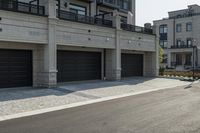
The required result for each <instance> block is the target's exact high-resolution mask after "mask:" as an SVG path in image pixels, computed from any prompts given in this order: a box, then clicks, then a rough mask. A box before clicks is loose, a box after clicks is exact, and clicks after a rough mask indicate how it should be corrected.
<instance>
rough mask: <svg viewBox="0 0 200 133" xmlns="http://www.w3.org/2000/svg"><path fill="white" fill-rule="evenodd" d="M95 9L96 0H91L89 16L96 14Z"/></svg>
mask: <svg viewBox="0 0 200 133" xmlns="http://www.w3.org/2000/svg"><path fill="white" fill-rule="evenodd" d="M96 10H97V6H96V0H93V2H92V3H91V16H92V17H94V16H95V15H96Z"/></svg>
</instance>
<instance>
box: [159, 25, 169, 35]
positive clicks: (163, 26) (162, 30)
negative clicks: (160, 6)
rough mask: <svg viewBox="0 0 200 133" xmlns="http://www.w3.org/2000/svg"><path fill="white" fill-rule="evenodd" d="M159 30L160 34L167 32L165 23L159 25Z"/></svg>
mask: <svg viewBox="0 0 200 133" xmlns="http://www.w3.org/2000/svg"><path fill="white" fill-rule="evenodd" d="M159 30H160V34H163V33H167V32H168V28H167V25H160V28H159Z"/></svg>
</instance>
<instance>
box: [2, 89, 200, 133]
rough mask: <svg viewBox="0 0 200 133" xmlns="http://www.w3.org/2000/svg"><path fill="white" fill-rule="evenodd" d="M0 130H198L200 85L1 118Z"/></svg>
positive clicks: (156, 132) (180, 132)
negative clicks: (12, 117) (39, 113)
mask: <svg viewBox="0 0 200 133" xmlns="http://www.w3.org/2000/svg"><path fill="white" fill-rule="evenodd" d="M0 133H200V86H196V87H193V88H187V89H184V87H181V88H174V89H168V90H161V91H157V92H152V93H147V94H141V95H136V96H131V97H126V98H121V99H116V100H111V101H106V102H101V103H96V104H91V105H86V106H81V107H76V108H71V109H66V110H61V111H56V112H51V113H46V114H41V115H36V116H31V117H25V118H20V119H14V120H9V121H3V122H0Z"/></svg>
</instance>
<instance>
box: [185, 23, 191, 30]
mask: <svg viewBox="0 0 200 133" xmlns="http://www.w3.org/2000/svg"><path fill="white" fill-rule="evenodd" d="M186 31H192V22H189V23H187V24H186Z"/></svg>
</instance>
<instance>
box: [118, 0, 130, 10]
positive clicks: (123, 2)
mask: <svg viewBox="0 0 200 133" xmlns="http://www.w3.org/2000/svg"><path fill="white" fill-rule="evenodd" d="M119 5H120V8H121V9H125V10H129V5H130V0H120V1H119Z"/></svg>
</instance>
